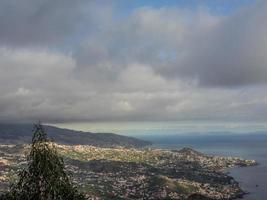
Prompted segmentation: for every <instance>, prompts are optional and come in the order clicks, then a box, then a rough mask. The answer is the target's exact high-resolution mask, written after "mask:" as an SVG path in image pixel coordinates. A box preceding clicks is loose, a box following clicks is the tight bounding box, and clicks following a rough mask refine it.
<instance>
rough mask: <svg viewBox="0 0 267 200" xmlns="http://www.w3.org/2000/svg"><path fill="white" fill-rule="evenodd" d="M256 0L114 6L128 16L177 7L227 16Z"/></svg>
mask: <svg viewBox="0 0 267 200" xmlns="http://www.w3.org/2000/svg"><path fill="white" fill-rule="evenodd" d="M255 1H256V0H118V1H116V3H117V4H116V5H117V8H118V10H119V11H120V12H121V14H122V15H127V14H130V13H131V12H132V11H133V10H135V9H139V8H142V7H151V8H161V7H177V8H182V9H191V10H196V9H198V8H201V7H203V8H206V9H208V10H209V11H210V12H211V13H212V14H215V15H228V14H231V13H232V12H234V11H235V10H237V9H239V8H241V7H243V6H246V5H249V4H252V3H254V2H255Z"/></svg>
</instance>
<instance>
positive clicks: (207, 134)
mask: <svg viewBox="0 0 267 200" xmlns="http://www.w3.org/2000/svg"><path fill="white" fill-rule="evenodd" d="M55 125H56V126H59V127H64V128H70V129H76V130H81V131H91V132H113V133H118V134H121V135H127V136H134V137H137V138H140V139H144V140H148V141H151V142H153V145H152V146H153V147H157V148H164V149H180V148H183V147H191V148H194V149H196V150H198V151H201V152H203V153H206V154H210V155H221V156H238V157H242V158H245V159H254V160H256V161H257V162H258V163H259V165H258V166H254V167H244V168H234V169H230V170H229V173H230V175H231V176H233V177H234V178H235V179H236V180H237V181H238V182H239V183H240V186H241V187H242V188H243V189H244V190H245V191H246V192H249V194H248V195H246V196H245V197H244V199H245V200H265V199H267V123H252V122H251V123H249V122H246V123H237V122H212V123H211V122H203V121H202V122H118V123H115V122H109V123H76V124H55Z"/></svg>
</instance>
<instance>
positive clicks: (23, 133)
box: [0, 123, 151, 147]
mask: <svg viewBox="0 0 267 200" xmlns="http://www.w3.org/2000/svg"><path fill="white" fill-rule="evenodd" d="M43 127H44V129H45V131H46V132H47V135H48V137H49V138H51V139H52V140H53V141H55V142H57V143H59V144H69V145H93V146H97V147H117V146H121V147H144V146H147V145H150V144H151V143H150V142H148V141H144V140H140V139H137V138H134V137H128V136H123V135H118V134H115V133H92V132H83V131H75V130H71V129H64V128H58V127H56V126H51V125H43ZM32 133H33V125H32V124H15V123H14V124H11V123H10V124H4V123H2V124H1V123H0V142H1V143H11V144H12V143H29V142H30V141H31V138H32Z"/></svg>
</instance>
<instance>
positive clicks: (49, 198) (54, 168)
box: [0, 124, 86, 200]
mask: <svg viewBox="0 0 267 200" xmlns="http://www.w3.org/2000/svg"><path fill="white" fill-rule="evenodd" d="M27 160H28V166H27V167H26V169H24V170H22V171H21V172H20V173H19V180H18V181H17V183H15V184H14V185H12V186H11V188H10V191H9V192H8V193H6V194H3V195H2V196H0V199H3V200H85V199H86V198H85V196H84V195H83V194H80V193H79V192H78V190H77V189H76V187H74V186H73V184H72V182H71V180H70V178H69V176H68V173H67V172H66V170H65V167H64V162H63V159H62V158H61V157H59V156H58V153H57V151H56V148H55V146H54V145H53V143H52V142H50V141H49V140H48V139H47V135H46V133H45V131H44V129H43V127H42V125H41V124H36V125H35V131H34V135H33V138H32V144H31V150H30V153H29V156H28V158H27Z"/></svg>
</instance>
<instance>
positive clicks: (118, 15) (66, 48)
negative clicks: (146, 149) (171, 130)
mask: <svg viewBox="0 0 267 200" xmlns="http://www.w3.org/2000/svg"><path fill="white" fill-rule="evenodd" d="M266 19H267V2H266V1H264V0H202V1H200V0H176V1H174V0H164V1H163V0H153V1H152V0H147V1H141V0H136V1H125V0H114V1H112V0H90V1H88V0H76V1H73V0H13V1H10V0H0V92H1V95H0V122H32V121H36V120H41V121H43V122H45V123H75V122H102V121H179V120H190V121H194V120H210V121H212V120H216V121H218V120H220V121H264V122H266V121H267V92H266V91H267V56H266V55H267V37H266V35H267V20H266Z"/></svg>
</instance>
